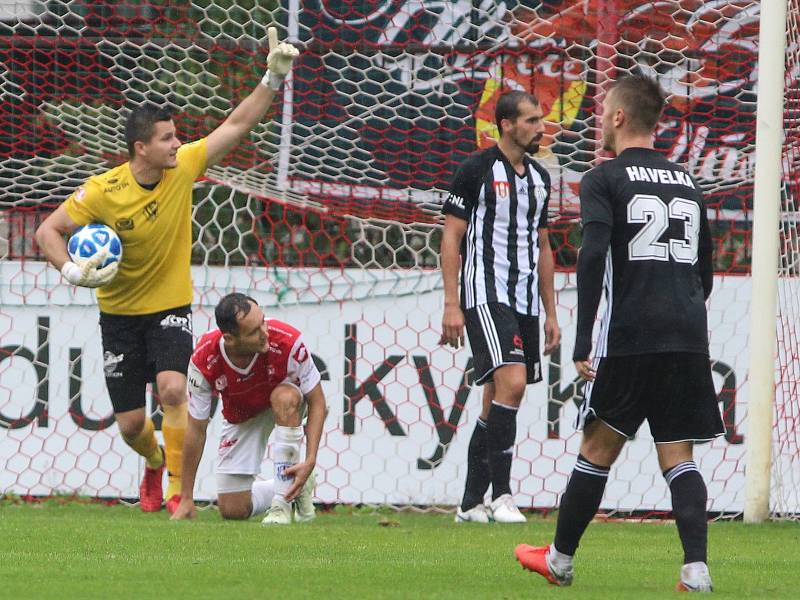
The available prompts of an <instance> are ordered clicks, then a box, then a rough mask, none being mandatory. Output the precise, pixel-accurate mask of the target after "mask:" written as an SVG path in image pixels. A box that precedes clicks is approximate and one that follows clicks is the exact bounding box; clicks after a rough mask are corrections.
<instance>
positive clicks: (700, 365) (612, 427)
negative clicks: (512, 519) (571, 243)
mask: <svg viewBox="0 0 800 600" xmlns="http://www.w3.org/2000/svg"><path fill="white" fill-rule="evenodd" d="M663 104H664V97H663V93H662V91H661V89H660V88H659V86H658V84H657V83H656V82H655V81H653V80H651V79H648V78H646V77H640V76H631V77H625V78H623V79H620V80H619V81H617V82H616V83H615V84H614V85H613V86H612V87H611V89H610V91H609V93H608V94H607V96H606V98H605V101H604V103H603V119H602V129H603V147H604V149H606V150H609V151H611V152H614V153H615V154H616V158H615V159H613V160H610V161H607V162H605V163H603V164H602V165H600V166H598V167H596V168H595V169H592V170H591V171H590V172H589V173H588V174H587V175H586V176H585V177H584V178H583V181H582V182H581V216H582V219H583V243H582V246H581V251H580V254H579V258H578V323H577V326H578V327H577V334H576V340H575V351H574V354H573V360H574V361H575V366H576V368H577V370H578V373H579V374H580V375H581V376H582V377H583V378H584V379H585V380H586V381H587V383H586V392H585V400H584V402H583V405H582V407H581V410H580V414H579V417H578V426H579V428H582V429H583V440H582V443H581V449H580V455H579V456H578V460H577V463H576V465H575V469H574V471H573V472H572V476H571V477H570V479H569V483H568V484H567V489H566V491H565V492H564V495H563V496H562V498H561V505H560V508H559V512H558V523H557V526H556V535H555V540H554V542H553V544H551V545H550V546H544V547H539V548H534V547H532V546H528V545H525V544H521V545H519V546H518V547H517V549H516V555H517V559H518V560H519V561H520V563H521V564H522V565H523V567H525V568H527V569H529V570H531V571H535V572H537V573H539V574H541V575H543V576H544V577H545V578H546V579H547V580H548V581H549V582H550V583H553V584H556V585H569V584H570V583H571V582H572V575H573V571H572V559H573V556H574V554H575V551H576V550H577V548H578V543H579V541H580V539H581V536H582V535H583V533H584V531H585V530H586V527H587V526H588V524H589V522H590V521H591V520H592V518H593V517H594V515H595V513H596V512H597V509H598V508H599V506H600V501H601V499H602V497H603V492H604V490H605V485H606V481H607V479H608V472H609V468H610V467H611V465H612V464H613V463H614V461H615V460H616V458H617V457H618V456H619V453H620V452H621V450H622V447H623V446H624V444H625V441H626V440H627V438H628V437H630V436H633V435H634V434H635V433H636V431H637V430H638V429H639V426H640V425H641V424H642V422H643V421H644V420H645V419H646V420H647V421H648V424H649V426H650V431H651V433H652V435H653V439H654V440H655V442H656V450H657V452H658V460H659V465H660V467H661V470H662V472H663V474H664V478H665V479H666V481H667V484H668V485H669V488H670V492H671V494H672V507H673V513H674V515H675V521H676V522H677V525H678V533H679V535H680V539H681V543H682V544H683V551H684V566H683V567H682V569H681V575H680V580H679V582H678V589H679V590H682V591H711V577H710V575H709V572H708V566H707V564H706V562H707V556H706V555H707V552H706V546H707V515H706V501H707V491H706V486H705V483H704V482H703V478H702V476H701V475H700V471H699V470H698V468H697V465H695V463H694V461H693V446H694V443H695V442H698V441H708V440H711V439H713V438H715V437H717V436H719V435H722V433H723V432H724V428H723V424H722V419H721V417H720V413H719V407H718V405H717V399H716V394H715V392H714V385H713V382H712V379H711V366H710V361H709V353H708V332H707V315H706V306H705V301H706V300H707V299H708V296H709V294H710V293H711V288H712V284H713V273H712V266H711V239H710V233H709V227H708V220H707V217H706V212H705V204H704V203H703V198H702V195H701V193H700V189H699V187H698V186H697V184H696V183H695V182H694V181H693V180H692V178H691V177H690V176H689V175H688V174H687V173H686V171H685V170H684V169H683V168H681V167H679V166H678V165H676V164H674V163H672V162H670V161H669V160H667V159H666V158H664V157H663V156H662V155H661V154H660V153H658V152H657V151H655V150H654V148H653V132H654V130H655V127H656V124H657V122H658V120H659V118H660V116H661V111H662V107H663ZM603 287H605V293H606V300H607V308H606V313H605V315H604V317H603V320H602V324H601V328H600V334H599V339H598V342H597V348H596V351H595V356H594V361H592V362H590V355H591V350H592V341H591V335H592V326H593V324H594V320H595V316H596V313H597V308H598V305H599V302H600V296H601V294H602V289H603Z"/></svg>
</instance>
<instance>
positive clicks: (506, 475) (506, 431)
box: [486, 402, 517, 500]
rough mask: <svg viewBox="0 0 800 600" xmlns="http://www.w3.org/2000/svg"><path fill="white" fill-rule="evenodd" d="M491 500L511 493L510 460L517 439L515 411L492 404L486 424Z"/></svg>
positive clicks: (508, 407) (514, 409)
mask: <svg viewBox="0 0 800 600" xmlns="http://www.w3.org/2000/svg"><path fill="white" fill-rule="evenodd" d="M486 434H487V439H488V441H487V443H488V445H489V475H490V477H491V480H492V500H496V499H497V498H499V497H500V496H502V495H503V494H510V493H511V459H512V458H513V456H514V440H515V439H516V437H517V409H516V408H512V407H510V406H502V405H500V404H495V403H494V402H492V407H491V408H490V409H489V420H488V422H487V423H486Z"/></svg>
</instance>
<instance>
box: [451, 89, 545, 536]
mask: <svg viewBox="0 0 800 600" xmlns="http://www.w3.org/2000/svg"><path fill="white" fill-rule="evenodd" d="M542 118H543V114H542V108H541V106H540V105H539V102H538V101H537V100H536V98H535V97H533V96H531V95H530V94H527V93H524V92H509V93H506V94H504V95H503V96H501V97H500V99H499V100H498V103H497V109H496V119H497V127H498V129H499V131H500V141H499V142H498V144H497V146H495V147H493V148H488V149H486V150H483V151H480V152H476V153H475V154H472V155H471V156H469V157H468V158H467V159H466V160H465V161H464V163H463V164H462V165H461V166H460V167H459V169H458V171H457V172H456V175H455V178H454V180H453V184H452V187H451V193H450V195H449V196H448V198H447V200H446V201H445V203H444V209H443V210H444V213H445V215H446V216H445V225H444V233H443V236H442V279H443V280H444V294H445V307H444V315H443V317H442V342H444V343H447V344H450V345H452V346H453V347H456V348H458V347H460V346H461V345H462V344H463V342H464V325H465V324H466V329H467V335H468V336H469V341H470V346H471V349H472V354H473V357H474V365H475V382H476V383H477V384H478V385H482V384H485V386H484V393H483V407H482V412H481V416H480V418H479V419H478V421H477V424H476V426H475V430H474V432H473V434H472V438H471V440H470V444H469V451H468V455H467V480H466V484H465V489H464V498H463V500H462V502H461V506H460V507H459V508H458V510H457V512H456V522H463V521H473V522H479V523H488V522H490V521H495V522H498V523H522V522H525V517H524V516H523V515H522V513H520V511H519V509H518V508H517V506H516V505H515V503H514V500H513V498H512V496H511V486H510V478H511V458H512V455H513V449H514V439H515V437H516V432H517V429H516V418H517V409H518V408H519V405H520V403H521V402H522V398H523V396H524V395H525V388H526V385H527V384H529V383H535V382H537V381H541V379H542V376H541V364H540V361H539V299H540V296H541V302H542V304H543V305H544V310H545V315H546V317H545V322H544V332H545V347H544V353H545V354H549V353H550V352H551V351H552V350H553V348H555V347H556V346H557V345H558V343H559V341H560V339H561V334H560V331H559V328H558V321H557V319H556V309H555V294H554V291H553V255H552V251H551V249H550V241H549V238H548V233H547V202H548V199H549V196H550V177H549V175H548V173H547V171H545V169H544V168H542V167H541V166H540V165H538V164H537V163H536V162H535V161H533V160H531V159H530V158H528V157H527V156H526V154H527V153H529V152H536V151H537V149H538V147H539V141H540V140H541V137H542V133H543V132H544V123H543V120H542ZM459 271H460V272H461V286H460V287H461V292H460V297H459V281H458V280H459V277H458V275H459ZM490 484H491V486H492V503H491V505H490V507H488V508H487V507H486V506H484V504H483V500H484V495H485V494H486V491H487V490H488V489H489V485H490Z"/></svg>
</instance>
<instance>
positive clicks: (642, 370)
mask: <svg viewBox="0 0 800 600" xmlns="http://www.w3.org/2000/svg"><path fill="white" fill-rule="evenodd" d="M596 369H597V376H596V378H595V380H594V381H593V382H589V383H587V384H586V387H585V388H584V390H585V392H584V394H585V398H584V402H583V405H582V406H581V408H580V411H579V414H578V429H583V428H584V427H585V426H586V425H588V424H589V423H590V422H591V421H592V420H594V419H600V420H601V421H603V422H605V423H606V424H607V425H608V426H610V427H611V428H612V429H615V430H616V431H618V432H619V433H621V434H622V435H625V436H627V437H632V436H633V435H635V434H636V432H637V431H638V429H639V427H640V426H641V424H642V422H643V421H644V420H645V419H647V423H648V424H649V425H650V433H651V434H652V435H653V439H654V440H655V441H656V442H682V441H691V440H693V441H706V440H711V439H713V438H715V437H717V436H720V435H722V434H723V433H724V432H725V427H724V426H723V424H722V417H721V416H720V412H719V404H718V402H717V394H716V392H715V391H714V382H713V381H712V379H711V363H710V361H709V358H708V356H705V355H703V354H693V353H689V352H673V353H662V354H639V355H634V356H612V357H607V358H601V359H600V360H599V362H598V363H597V365H596Z"/></svg>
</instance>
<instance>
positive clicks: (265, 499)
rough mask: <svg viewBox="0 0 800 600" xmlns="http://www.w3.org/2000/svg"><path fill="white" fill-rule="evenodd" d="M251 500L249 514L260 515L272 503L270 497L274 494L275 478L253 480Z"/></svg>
mask: <svg viewBox="0 0 800 600" xmlns="http://www.w3.org/2000/svg"><path fill="white" fill-rule="evenodd" d="M251 493H252V502H253V510H252V511H250V516H251V517H253V516H255V515H260V514H261V513H263V512H266V510H267V509H268V508H269V506H270V504H272V497H273V496H274V495H275V480H274V479H268V480H267V481H255V482H253V489H252V491H251Z"/></svg>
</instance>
